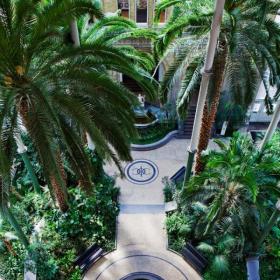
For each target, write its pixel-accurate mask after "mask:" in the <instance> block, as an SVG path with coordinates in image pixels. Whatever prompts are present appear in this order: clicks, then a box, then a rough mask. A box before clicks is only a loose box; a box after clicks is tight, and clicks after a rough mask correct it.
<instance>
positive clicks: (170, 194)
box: [162, 177, 176, 202]
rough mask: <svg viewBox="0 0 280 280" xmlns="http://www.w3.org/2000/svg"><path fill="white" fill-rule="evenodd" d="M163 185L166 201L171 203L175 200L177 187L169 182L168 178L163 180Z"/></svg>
mask: <svg viewBox="0 0 280 280" xmlns="http://www.w3.org/2000/svg"><path fill="white" fill-rule="evenodd" d="M162 183H163V185H164V188H163V194H164V201H165V202H169V201H172V200H173V199H174V195H175V192H176V185H175V184H174V183H173V182H171V181H170V180H169V178H168V177H163V178H162Z"/></svg>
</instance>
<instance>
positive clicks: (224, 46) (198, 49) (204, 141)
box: [155, 0, 280, 172]
mask: <svg viewBox="0 0 280 280" xmlns="http://www.w3.org/2000/svg"><path fill="white" fill-rule="evenodd" d="M163 2H164V3H160V4H159V6H158V8H157V11H158V13H159V12H160V11H162V10H163V9H165V8H166V4H167V3H168V1H167V0H166V1H163ZM169 2H170V5H174V4H175V8H176V9H175V12H176V17H172V18H171V20H170V21H169V22H168V23H167V25H166V27H165V28H164V29H163V30H162V34H161V36H159V39H158V40H157V42H156V46H155V49H156V51H157V54H158V56H159V57H168V55H170V53H172V52H175V53H176V59H175V60H174V62H173V63H172V64H171V66H170V67H169V69H168V71H167V72H166V75H165V78H164V80H163V82H162V92H163V93H167V92H168V88H169V87H170V86H171V85H172V81H173V80H174V77H176V76H178V75H180V76H181V75H182V74H181V73H183V75H182V76H183V81H182V86H181V91H180V92H179V93H178V100H177V104H178V106H177V107H178V112H181V111H182V110H183V111H185V108H186V107H187V105H188V102H189V100H190V98H191V95H192V94H194V93H196V92H197V85H198V84H199V83H200V77H201V76H200V70H201V68H202V65H203V63H202V62H203V58H204V54H205V47H206V43H207V37H208V34H209V30H210V26H211V20H212V17H213V8H212V7H211V6H210V5H209V4H211V3H209V2H212V1H207V0H206V1H195V4H194V7H192V3H193V1H192V2H191V3H190V2H189V1H183V0H182V1H180V2H179V1H169ZM203 4H205V7H204V9H201V11H200V10H199V9H197V5H203ZM186 6H187V7H188V8H189V12H187V13H186V12H185V11H186ZM182 7H183V8H182ZM252 7H253V8H252ZM278 9H279V3H278V1H260V0H252V1H226V4H225V14H224V17H223V21H222V26H221V33H220V37H219V41H218V46H217V50H216V57H215V60H214V66H213V71H212V72H213V75H212V79H211V80H212V81H211V83H210V86H209V89H208V99H207V102H206V104H205V107H204V114H203V119H202V127H201V131H200V137H199V144H198V151H197V158H196V159H197V160H196V172H200V171H201V170H202V169H203V164H202V162H201V154H202V151H203V150H205V149H206V148H207V145H208V141H209V138H210V136H211V128H212V124H213V122H214V121H215V116H216V112H217V106H218V104H219V99H220V93H221V91H222V89H223V87H224V86H225V84H226V87H227V88H228V90H229V91H230V94H231V96H232V99H233V100H234V101H235V102H236V103H237V104H239V105H242V106H243V107H244V109H246V108H247V107H248V106H249V105H250V103H251V102H252V100H253V98H254V96H255V93H256V90H257V88H258V85H259V81H260V79H262V81H263V82H264V84H265V89H266V92H267V95H266V99H265V101H266V105H267V110H268V112H271V109H272V107H271V105H272V99H271V98H270V95H269V88H270V85H269V84H270V83H271V84H275V85H279V57H278V56H277V45H278V44H279V34H280V27H279V25H278V24H277V23H275V22H274V20H273V18H271V16H273V15H274V16H275V15H276V14H277V11H278ZM241 57H242V59H240V58H241ZM268 73H269V74H268ZM224 81H225V83H224ZM164 95H166V94H164ZM275 96H278V92H277V93H276V95H275ZM163 97H164V96H163ZM200 109H202V108H198V110H200Z"/></svg>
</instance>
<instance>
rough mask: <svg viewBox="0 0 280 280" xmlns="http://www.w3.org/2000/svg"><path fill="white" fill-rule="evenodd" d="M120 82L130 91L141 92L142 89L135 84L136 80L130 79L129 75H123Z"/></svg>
mask: <svg viewBox="0 0 280 280" xmlns="http://www.w3.org/2000/svg"><path fill="white" fill-rule="evenodd" d="M122 84H123V85H124V86H125V87H126V88H128V89H129V90H130V91H131V92H133V93H135V94H136V95H137V94H139V93H141V94H143V90H142V89H141V88H140V86H139V85H138V84H137V82H136V81H134V80H132V79H131V78H130V77H128V76H125V75H123V82H122Z"/></svg>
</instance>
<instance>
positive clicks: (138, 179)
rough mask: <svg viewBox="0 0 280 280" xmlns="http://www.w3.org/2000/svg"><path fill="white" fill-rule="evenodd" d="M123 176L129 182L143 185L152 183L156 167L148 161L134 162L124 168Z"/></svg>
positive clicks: (156, 171) (156, 173) (156, 172)
mask: <svg viewBox="0 0 280 280" xmlns="http://www.w3.org/2000/svg"><path fill="white" fill-rule="evenodd" d="M125 175H126V178H127V180H129V181H130V182H132V183H134V184H138V185H145V184H149V183H151V182H153V181H154V180H155V179H156V178H157V176H158V167H157V165H156V164H155V163H154V162H152V161H150V160H146V159H139V160H134V161H133V162H131V163H129V164H128V165H127V166H126V168H125Z"/></svg>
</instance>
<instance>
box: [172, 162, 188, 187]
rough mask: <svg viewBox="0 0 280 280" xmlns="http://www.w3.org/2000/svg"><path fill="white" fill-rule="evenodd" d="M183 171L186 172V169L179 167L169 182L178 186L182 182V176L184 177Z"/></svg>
mask: <svg viewBox="0 0 280 280" xmlns="http://www.w3.org/2000/svg"><path fill="white" fill-rule="evenodd" d="M185 171H186V167H185V166H183V167H181V168H180V169H179V170H178V171H177V172H176V173H175V174H174V175H173V176H172V177H171V178H170V180H171V181H172V182H173V183H174V184H178V183H181V182H183V181H184V176H185Z"/></svg>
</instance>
